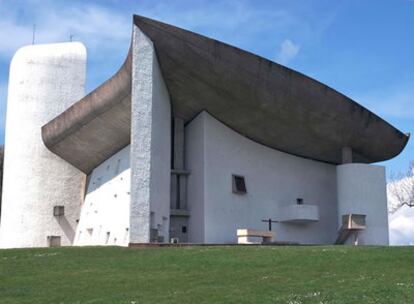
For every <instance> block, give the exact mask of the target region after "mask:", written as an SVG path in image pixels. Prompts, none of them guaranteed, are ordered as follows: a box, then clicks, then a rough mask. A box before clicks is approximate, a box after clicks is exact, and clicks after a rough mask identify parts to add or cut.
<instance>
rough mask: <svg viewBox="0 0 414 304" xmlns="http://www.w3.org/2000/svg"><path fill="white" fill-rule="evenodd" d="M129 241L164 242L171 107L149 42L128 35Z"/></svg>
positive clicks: (141, 36) (136, 31)
mask: <svg viewBox="0 0 414 304" xmlns="http://www.w3.org/2000/svg"><path fill="white" fill-rule="evenodd" d="M132 47H133V50H132V52H133V54H132V56H133V59H132V96H131V103H132V122H131V124H132V125H131V213H130V242H131V243H147V242H149V241H150V230H151V228H153V229H157V230H158V234H159V235H160V236H162V237H164V240H165V241H168V238H169V235H168V234H169V219H170V178H171V177H170V174H171V105H170V99H169V94H168V91H167V88H166V85H165V83H164V80H163V77H162V74H161V70H160V68H159V65H158V61H157V56H156V53H155V49H154V46H153V43H152V42H151V40H150V39H149V38H148V37H147V36H145V35H144V34H143V33H142V32H141V30H140V29H139V28H137V27H136V26H134V31H133V46H132Z"/></svg>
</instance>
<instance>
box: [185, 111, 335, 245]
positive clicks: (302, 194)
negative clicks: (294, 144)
mask: <svg viewBox="0 0 414 304" xmlns="http://www.w3.org/2000/svg"><path fill="white" fill-rule="evenodd" d="M185 152H186V168H187V169H188V170H189V171H191V174H190V175H189V178H188V205H189V209H190V212H191V213H190V224H189V236H190V240H189V241H190V242H201V241H205V242H207V243H231V242H236V241H237V239H236V230H237V229H239V228H252V229H259V230H267V224H266V223H262V222H261V220H262V219H268V218H272V219H274V220H278V219H279V215H280V210H281V208H282V207H283V206H286V205H290V204H296V198H303V199H304V203H305V204H312V205H317V206H318V208H319V221H318V222H313V223H307V224H303V223H302V224H299V223H277V224H273V227H274V228H273V230H274V231H276V240H278V241H291V242H298V243H307V244H332V243H333V242H334V241H335V239H336V236H337V201H336V170H335V166H333V165H329V164H326V163H322V162H317V161H312V160H308V159H304V158H300V157H296V156H293V155H289V154H286V153H283V152H280V151H277V150H274V149H270V148H268V147H265V146H263V145H260V144H258V143H256V142H253V141H251V140H249V139H248V138H246V137H244V136H242V135H240V134H238V133H237V132H235V131H233V130H231V129H229V128H228V127H226V126H225V125H223V124H222V123H220V122H219V121H217V120H216V119H214V118H213V117H212V116H210V115H209V114H208V113H206V112H203V113H201V114H200V115H199V116H198V117H196V118H195V119H194V120H193V121H192V122H190V123H189V124H188V125H187V127H186V151H185ZM232 174H238V175H243V176H244V177H245V180H246V187H247V194H246V195H239V194H234V193H232V180H231V176H232ZM200 193H203V194H200ZM203 221H204V231H203V224H202V223H203ZM201 236H203V237H204V239H202V237H201Z"/></svg>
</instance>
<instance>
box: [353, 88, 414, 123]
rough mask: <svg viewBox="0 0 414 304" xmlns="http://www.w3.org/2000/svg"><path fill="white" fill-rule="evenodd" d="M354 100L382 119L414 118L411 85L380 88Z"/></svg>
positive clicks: (413, 99) (413, 94) (413, 90)
mask: <svg viewBox="0 0 414 304" xmlns="http://www.w3.org/2000/svg"><path fill="white" fill-rule="evenodd" d="M355 100H359V101H360V102H361V103H362V104H363V105H364V106H366V107H367V108H369V109H371V110H372V111H373V112H374V113H378V114H379V115H380V116H383V117H392V118H414V107H413V105H414V84H413V83H405V84H400V85H398V86H393V87H389V88H380V89H378V90H376V91H374V92H371V93H369V94H367V95H365V96H360V97H357V98H356V99H355Z"/></svg>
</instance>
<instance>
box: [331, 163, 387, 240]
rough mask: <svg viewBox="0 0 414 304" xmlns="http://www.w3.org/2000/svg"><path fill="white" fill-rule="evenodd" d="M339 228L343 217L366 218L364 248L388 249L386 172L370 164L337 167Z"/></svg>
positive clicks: (360, 235)
mask: <svg viewBox="0 0 414 304" xmlns="http://www.w3.org/2000/svg"><path fill="white" fill-rule="evenodd" d="M337 184H338V224H339V225H341V223H342V215H345V214H350V213H357V214H365V215H366V226H367V227H366V229H365V230H363V231H362V232H361V233H360V234H359V243H360V244H361V245H388V212H387V211H388V210H387V193H386V181H385V168H384V167H382V166H376V165H367V164H356V163H354V164H344V165H340V166H337Z"/></svg>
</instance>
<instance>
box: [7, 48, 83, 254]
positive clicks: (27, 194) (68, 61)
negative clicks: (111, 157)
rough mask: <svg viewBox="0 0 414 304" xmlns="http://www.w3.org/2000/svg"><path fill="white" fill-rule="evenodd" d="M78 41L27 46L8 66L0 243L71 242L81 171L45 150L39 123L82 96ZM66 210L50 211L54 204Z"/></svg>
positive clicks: (20, 245) (49, 118)
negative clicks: (57, 213)
mask: <svg viewBox="0 0 414 304" xmlns="http://www.w3.org/2000/svg"><path fill="white" fill-rule="evenodd" d="M85 66H86V50H85V47H84V46H83V45H82V44H81V43H77V42H75V43H59V44H48V45H33V46H26V47H23V48H21V49H20V50H18V51H17V53H16V54H15V55H14V57H13V60H12V62H11V66H10V79H9V92H8V103H7V104H8V109H7V122H6V141H5V163H4V185H3V208H2V219H1V224H0V247H41V246H47V245H48V240H47V236H60V237H61V244H62V245H71V244H72V242H73V238H74V235H75V229H76V220H77V219H78V217H79V211H80V205H81V203H82V200H83V194H84V193H83V192H84V188H85V175H84V174H83V173H82V172H80V171H79V170H77V169H76V168H74V167H73V166H71V165H70V164H68V163H67V162H66V161H64V160H63V159H61V158H60V157H58V156H57V155H55V154H53V153H52V152H50V151H49V150H48V149H47V148H46V147H45V145H44V144H43V141H42V138H41V127H42V125H44V124H46V123H47V122H48V121H50V120H51V119H52V118H54V117H55V116H56V115H58V114H59V113H61V112H63V111H64V110H66V109H67V108H68V107H69V106H71V105H72V104H73V103H74V102H76V101H77V100H79V99H80V98H82V97H83V96H84V93H85V92H84V87H85ZM57 205H60V206H64V207H65V214H64V215H63V216H59V217H55V216H54V215H53V207H54V206H57Z"/></svg>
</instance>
